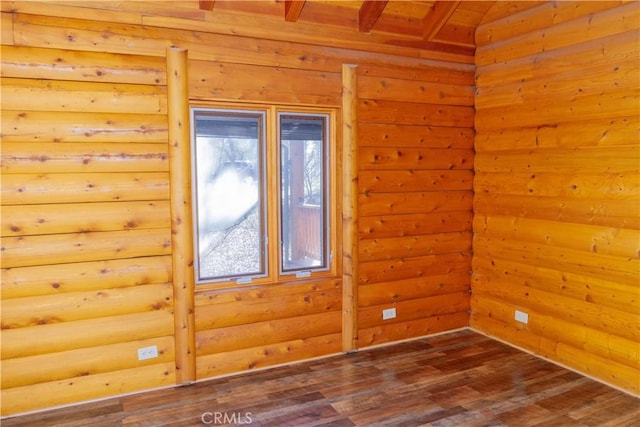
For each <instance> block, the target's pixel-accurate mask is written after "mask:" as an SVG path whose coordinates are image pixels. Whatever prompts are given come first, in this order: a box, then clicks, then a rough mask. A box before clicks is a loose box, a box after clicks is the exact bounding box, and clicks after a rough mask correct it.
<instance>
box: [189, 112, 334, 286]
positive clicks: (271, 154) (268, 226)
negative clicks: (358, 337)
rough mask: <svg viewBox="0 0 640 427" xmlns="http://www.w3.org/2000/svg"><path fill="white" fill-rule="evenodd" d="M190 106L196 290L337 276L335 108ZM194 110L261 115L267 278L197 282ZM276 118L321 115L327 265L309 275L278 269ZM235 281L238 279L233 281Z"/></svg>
mask: <svg viewBox="0 0 640 427" xmlns="http://www.w3.org/2000/svg"><path fill="white" fill-rule="evenodd" d="M189 108H190V119H191V126H190V127H191V141H190V143H191V171H192V179H193V182H192V185H191V188H192V204H191V205H192V217H193V231H192V232H193V234H192V239H193V240H192V244H193V248H194V275H195V284H196V288H195V291H196V292H201V291H207V290H215V289H237V288H241V287H247V286H262V285H272V284H279V283H290V282H301V281H313V280H318V279H332V278H336V277H337V276H338V274H339V272H340V269H341V247H340V246H339V245H338V235H339V234H338V232H339V228H340V221H339V218H340V212H341V199H340V198H339V197H338V191H339V188H340V182H339V176H340V175H339V174H338V173H337V172H338V170H339V167H340V165H341V162H340V161H339V159H338V158H337V156H336V153H338V152H339V151H338V146H339V145H338V143H339V141H338V136H339V135H338V132H337V129H338V126H337V119H338V117H339V110H338V108H336V107H315V106H299V105H286V104H268V105H265V104H262V103H243V104H240V103H223V102H192V103H191V104H190V106H189ZM194 111H221V112H224V113H226V112H238V113H247V112H248V113H255V112H261V113H264V117H265V122H264V135H265V140H264V152H263V157H264V158H263V162H264V165H263V174H264V175H265V181H264V183H263V186H264V187H265V189H264V191H265V193H264V194H265V197H266V200H265V201H264V205H265V206H264V211H265V213H264V215H265V230H264V232H265V236H264V237H263V239H264V242H263V243H262V247H263V248H264V257H265V268H266V274H265V275H263V276H257V275H243V276H242V277H224V278H216V279H207V278H200V277H199V276H200V271H199V262H200V260H199V253H198V223H197V221H198V191H197V180H196V176H195V173H196V161H197V159H196V155H197V153H196V150H195V148H194V147H195V138H196V134H195V132H196V128H195V121H194ZM281 114H284V115H290V116H304V115H309V116H318V115H321V116H324V117H325V124H326V128H327V129H326V130H325V131H326V147H325V150H326V153H325V161H326V165H325V174H326V176H325V185H326V193H327V195H326V199H327V201H326V203H325V204H326V206H325V208H324V214H325V216H326V223H327V229H326V230H325V236H324V238H325V239H326V242H327V248H325V253H326V255H325V256H326V257H327V260H326V261H327V262H326V266H325V267H324V268H322V269H311V270H309V272H308V274H307V273H306V272H304V273H303V274H297V272H295V271H294V272H290V271H282V268H281V263H280V257H281V253H280V252H281V244H280V235H281V234H280V233H281V228H280V227H281V226H280V224H281V212H280V210H281V207H280V194H279V192H280V183H281V171H280V161H281V159H280V139H279V137H280V128H279V117H280V115H281ZM238 279H240V280H238Z"/></svg>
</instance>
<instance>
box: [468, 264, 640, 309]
mask: <svg viewBox="0 0 640 427" xmlns="http://www.w3.org/2000/svg"><path fill="white" fill-rule="evenodd" d="M473 268H474V271H476V272H477V273H478V275H481V276H485V277H491V276H497V275H505V276H509V277H510V278H511V279H512V283H517V284H518V285H523V286H528V287H532V288H535V289H540V290H542V291H546V292H549V293H557V294H559V295H561V296H566V297H568V298H573V299H575V300H578V301H587V302H590V303H593V304H597V305H599V306H604V307H611V308H614V309H616V310H620V311H625V312H627V313H631V314H633V313H636V312H637V310H636V306H637V304H638V300H639V298H638V294H637V291H636V289H635V288H634V286H633V284H631V285H629V284H625V283H620V282H615V281H612V280H607V279H599V278H595V277H590V276H588V275H585V274H584V273H582V274H581V273H571V272H567V271H559V270H555V269H553V268H552V267H541V266H536V265H532V264H530V263H525V262H524V261H523V260H512V259H497V258H496V259H493V260H492V262H487V260H486V258H482V259H474V260H473Z"/></svg>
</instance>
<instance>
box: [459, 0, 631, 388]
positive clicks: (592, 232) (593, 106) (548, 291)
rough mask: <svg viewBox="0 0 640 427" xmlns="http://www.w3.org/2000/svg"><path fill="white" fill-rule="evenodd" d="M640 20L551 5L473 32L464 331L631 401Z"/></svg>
mask: <svg viewBox="0 0 640 427" xmlns="http://www.w3.org/2000/svg"><path fill="white" fill-rule="evenodd" d="M531 6H533V7H531ZM496 7H499V8H500V9H501V10H503V11H506V10H508V9H509V5H508V4H500V5H497V6H496ZM512 10H515V9H512ZM639 15H640V7H639V6H638V3H635V2H632V3H627V4H621V3H619V2H607V3H605V2H593V3H592V2H557V3H555V2H551V3H544V4H537V5H536V4H534V5H528V6H527V8H523V10H520V11H518V12H517V13H514V14H510V15H508V16H505V15H504V14H502V15H501V14H500V13H499V11H497V13H492V12H491V11H490V12H489V14H487V19H486V21H485V22H484V23H483V24H482V25H481V26H480V27H478V31H477V34H476V40H477V42H478V44H479V47H478V50H477V52H476V65H477V67H478V68H477V72H476V84H477V93H476V121H475V127H476V132H477V133H476V137H475V149H476V159H475V170H476V176H475V184H474V189H475V198H474V210H475V216H474V223H473V230H474V242H473V247H474V257H473V280H472V289H473V296H472V300H471V309H472V315H471V322H470V324H471V326H472V327H473V328H475V329H477V330H479V331H482V332H484V333H487V334H490V335H492V336H495V337H498V338H500V339H503V340H506V341H508V342H510V343H513V344H515V345H517V346H519V347H522V348H524V349H527V350H529V351H532V352H534V353H536V354H539V355H541V356H544V357H547V358H549V359H551V360H554V361H556V362H559V363H561V364H564V365H567V366H569V367H571V368H573V369H576V370H578V371H581V372H584V373H585V374H587V375H591V376H593V377H596V378H598V379H600V380H603V381H606V382H608V383H610V384H613V385H615V386H618V387H620V388H623V389H626V390H628V391H630V392H633V393H638V391H639V390H638V387H639V383H640V382H639V380H640V378H639V371H638V366H640V365H639V364H638V362H639V355H638V351H639V348H640V345H639V341H640V322H639V316H638V315H639V309H640V306H639V301H638V295H639V292H640V284H639V282H638V278H639V277H640V276H639V273H640V267H639V266H640V261H639V257H640V233H639V231H638V230H639V228H640V223H639V222H640V219H639V212H640V200H639V194H640V193H639V189H640V186H639V183H640V170H639V165H640V137H639V136H640V135H639V116H638V105H639V102H638V101H639V97H638V95H639V87H640V84H639V77H638V76H640V70H639V63H638V54H639V52H638V46H639V45H638V24H639V23H640V16H639ZM488 17H491V19H488ZM515 310H519V311H521V312H525V313H527V314H528V323H527V324H523V323H520V322H517V321H515V320H514V315H515Z"/></svg>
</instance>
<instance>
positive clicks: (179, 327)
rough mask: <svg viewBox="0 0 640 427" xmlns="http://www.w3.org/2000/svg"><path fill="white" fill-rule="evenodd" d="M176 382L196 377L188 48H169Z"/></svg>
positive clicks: (168, 93)
mask: <svg viewBox="0 0 640 427" xmlns="http://www.w3.org/2000/svg"><path fill="white" fill-rule="evenodd" d="M167 97H168V105H169V170H170V172H169V177H170V178H169V179H170V185H171V235H172V238H171V248H172V256H173V296H174V304H175V307H174V327H175V346H176V350H175V353H176V382H177V383H178V384H188V383H191V382H193V381H195V379H196V352H195V319H194V286H195V285H194V276H193V264H194V259H193V244H192V233H193V228H192V211H191V209H192V207H191V206H192V205H191V142H190V130H189V116H190V114H189V94H188V78H187V50H186V49H180V48H175V47H170V48H168V49H167Z"/></svg>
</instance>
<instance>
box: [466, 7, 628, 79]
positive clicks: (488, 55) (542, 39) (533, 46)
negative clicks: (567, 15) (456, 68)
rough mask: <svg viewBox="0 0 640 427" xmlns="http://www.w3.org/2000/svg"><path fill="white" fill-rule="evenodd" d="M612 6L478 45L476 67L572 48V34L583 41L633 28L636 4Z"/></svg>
mask: <svg viewBox="0 0 640 427" xmlns="http://www.w3.org/2000/svg"><path fill="white" fill-rule="evenodd" d="M614 5H615V3H609V6H610V7H609V8H607V9H605V10H602V11H600V12H597V13H591V14H589V15H586V16H582V17H579V18H576V19H572V20H568V21H565V22H562V23H558V24H554V25H552V26H550V27H549V28H543V29H539V30H533V31H530V32H527V33H525V34H521V35H518V36H515V37H512V38H510V39H509V43H490V44H482V45H478V48H477V50H476V56H475V61H476V65H478V66H480V67H482V66H484V65H488V64H492V63H496V62H501V61H507V60H509V59H513V58H519V57H523V56H531V55H534V54H535V53H537V52H540V51H547V50H553V49H557V48H560V47H564V46H568V45H573V44H576V38H575V34H581V37H580V40H581V41H583V42H584V41H590V40H596V39H600V38H603V37H607V36H610V35H612V34H618V33H621V32H623V31H630V30H633V29H634V28H636V27H637V22H638V19H639V18H640V8H638V5H637V4H635V2H630V3H627V4H624V5H622V6H618V7H613V6H614ZM514 17H515V15H514ZM516 19H517V18H516Z"/></svg>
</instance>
